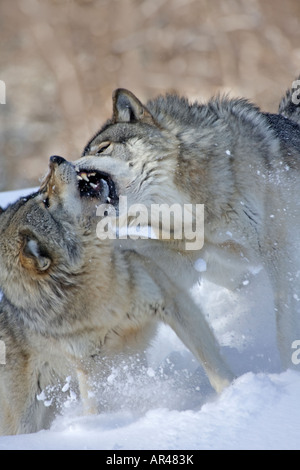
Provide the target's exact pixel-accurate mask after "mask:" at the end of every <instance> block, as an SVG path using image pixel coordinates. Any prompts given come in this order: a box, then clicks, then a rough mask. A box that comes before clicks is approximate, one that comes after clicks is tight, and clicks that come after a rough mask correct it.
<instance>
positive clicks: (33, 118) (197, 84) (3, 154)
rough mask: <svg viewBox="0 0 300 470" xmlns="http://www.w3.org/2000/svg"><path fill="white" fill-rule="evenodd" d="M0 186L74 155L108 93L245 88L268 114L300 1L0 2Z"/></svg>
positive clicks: (299, 60) (291, 45)
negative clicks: (0, 98)
mask: <svg viewBox="0 0 300 470" xmlns="http://www.w3.org/2000/svg"><path fill="white" fill-rule="evenodd" d="M0 48H1V49H0V80H2V81H4V82H5V85H6V90H5V98H6V103H5V104H0V191H3V190H9V189H19V188H26V187H30V186H35V185H37V184H38V183H39V179H40V178H41V176H42V175H43V174H44V173H45V171H46V169H47V165H48V159H49V156H50V155H52V154H57V155H61V156H63V157H65V158H67V159H70V160H73V159H76V158H78V157H79V156H80V154H81V151H82V149H83V147H84V145H85V144H86V142H87V140H88V139H89V138H90V137H91V135H92V134H93V133H95V132H96V131H97V129H98V128H99V127H100V126H101V124H102V123H103V121H104V120H106V119H107V118H108V117H110V115H111V94H112V91H113V90H114V89H115V88H117V87H125V88H129V89H130V90H131V91H133V92H134V93H135V94H137V95H138V97H139V98H140V99H141V100H142V101H146V100H147V99H149V98H152V97H154V96H155V95H157V94H159V93H165V92H167V91H176V92H178V93H180V94H183V95H185V96H187V97H188V98H189V99H190V100H198V101H202V102H203V101H206V100H207V99H208V98H209V97H210V96H212V95H214V94H216V93H218V92H221V93H223V92H225V93H230V95H232V96H237V95H238V96H244V97H247V98H248V99H250V100H251V101H254V102H256V104H258V105H259V106H260V107H261V108H262V109H263V110H268V111H273V112H276V110H277V106H278V102H279V100H280V97H281V96H282V94H283V93H284V92H285V90H286V89H287V88H288V87H290V86H291V83H292V81H293V80H294V79H295V78H296V77H297V76H298V74H299V73H300V1H299V0H285V1H282V0H226V1H224V0H43V1H42V0H40V1H39V0H15V1H13V2H11V1H9V0H0Z"/></svg>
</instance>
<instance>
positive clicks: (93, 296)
mask: <svg viewBox="0 0 300 470" xmlns="http://www.w3.org/2000/svg"><path fill="white" fill-rule="evenodd" d="M49 166H50V168H49V172H48V174H47V176H46V177H45V179H44V181H43V183H42V184H41V187H40V189H39V190H38V191H37V192H35V193H33V194H31V195H30V196H28V197H26V198H20V199H19V200H18V201H17V202H16V203H14V204H12V205H10V206H9V207H8V208H7V209H6V210H4V211H2V213H1V215H0V263H1V271H0V286H1V290H2V292H3V297H2V300H1V303H0V312H1V313H0V341H1V344H4V345H5V350H6V358H5V359H6V360H5V363H1V364H0V433H1V434H16V433H30V432H35V431H38V430H39V429H42V428H47V427H48V426H49V425H50V424H51V422H52V420H53V417H54V416H55V413H57V411H58V405H57V403H55V402H53V403H50V404H49V405H50V406H47V407H45V406H44V403H43V402H42V401H41V400H38V397H39V396H40V395H41V394H42V393H43V391H44V390H45V389H47V387H48V388H49V387H54V388H55V387H57V386H58V384H63V383H64V381H65V380H66V377H69V378H70V379H72V381H74V384H75V387H77V388H78V393H80V395H81V398H82V402H83V409H84V412H85V413H92V412H97V411H98V404H99V403H98V401H97V398H96V397H95V393H94V395H93V390H94V388H93V384H94V383H95V382H94V381H95V380H100V381H101V380H104V377H105V376H106V375H105V374H106V373H108V372H109V367H110V364H111V363H112V361H113V360H114V358H115V357H117V356H118V355H121V356H122V357H123V356H124V355H125V356H126V355H130V354H135V353H136V352H138V351H141V350H142V351H143V350H144V349H145V347H146V346H147V345H148V343H149V341H150V339H151V338H152V336H153V334H154V333H155V330H156V325H157V322H158V320H160V321H164V322H166V323H167V324H169V325H170V326H171V327H172V328H173V329H174V330H175V332H176V333H177V334H178V335H179V337H180V338H181V339H182V340H183V341H184V342H185V344H186V345H187V346H188V347H189V348H190V349H191V351H192V352H193V353H194V354H195V355H196V357H197V358H198V359H199V360H200V361H201V363H202V364H203V366H204V368H205V370H206V371H207V374H208V377H209V379H210V381H211V383H212V385H213V386H214V387H215V388H216V390H218V391H221V390H222V389H223V388H224V387H225V386H226V385H228V384H229V383H230V382H231V381H232V379H233V376H232V374H231V372H230V370H229V369H228V368H227V366H226V364H225V362H224V361H223V359H222V357H221V356H220V353H219V348H218V345H217V343H216V341H215V339H214V336H213V334H212V332H211V330H210V328H209V327H208V325H207V323H206V321H205V319H204V317H203V316H202V315H201V314H199V312H198V309H197V308H196V306H195V304H194V303H193V301H192V299H190V298H189V297H188V296H187V295H186V293H185V291H184V289H183V288H180V287H178V285H177V284H176V283H175V284H174V282H173V279H172V276H168V275H167V274H166V273H165V272H164V271H163V270H162V269H160V267H159V265H158V264H156V263H155V261H153V262H152V261H151V259H150V258H149V256H148V255H147V246H145V250H144V254H141V253H139V251H137V250H135V248H134V247H135V242H134V241H131V240H129V242H127V241H126V240H124V242H123V244H121V246H120V243H119V240H117V241H113V240H99V238H98V237H97V235H96V231H95V227H94V222H93V217H91V215H90V214H93V208H94V198H93V197H92V195H91V194H89V196H88V197H85V195H84V194H83V190H82V186H80V185H78V174H77V172H76V170H75V167H74V165H73V164H71V163H70V162H67V161H66V160H64V159H63V158H61V157H57V156H54V157H51V159H50V165H49ZM82 176H83V175H82V173H81V176H80V178H81V179H80V181H82ZM90 178H91V176H90ZM105 181H106V183H105ZM105 181H104V180H103V181H102V183H101V181H98V183H97V184H98V185H99V186H98V187H99V188H101V193H102V196H101V197H102V199H103V198H107V197H108V196H107V195H106V194H105V192H106V190H109V191H111V192H112V190H113V186H112V182H109V179H106V180H105ZM95 184H96V183H95ZM109 188H110V189H109ZM91 189H93V190H94V191H95V188H92V187H91ZM111 197H113V194H111ZM146 242H147V240H145V241H142V244H143V243H146ZM157 243H158V244H159V243H160V242H159V241H157ZM157 250H158V251H159V250H160V246H157ZM141 251H143V250H142V248H141ZM151 253H152V251H151ZM178 256H179V255H178ZM179 258H180V256H179V257H178V258H176V256H174V253H173V252H169V251H168V249H167V247H166V248H165V247H164V248H163V250H161V260H163V259H164V262H165V263H166V264H167V263H168V264H170V263H171V262H172V264H173V266H174V268H175V267H176V263H177V264H178V266H180V269H181V266H182V263H181V261H180V260H179ZM168 260H170V261H168ZM150 261H151V262H150ZM179 261H180V264H179ZM183 264H184V263H183ZM70 379H69V380H70ZM61 388H62V387H60V389H61ZM58 389H59V387H58Z"/></svg>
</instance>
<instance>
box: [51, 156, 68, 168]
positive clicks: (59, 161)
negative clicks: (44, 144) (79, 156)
mask: <svg viewBox="0 0 300 470" xmlns="http://www.w3.org/2000/svg"><path fill="white" fill-rule="evenodd" d="M50 162H51V163H55V164H56V165H58V166H59V165H61V164H62V163H64V162H66V160H65V159H64V158H63V157H59V156H58V155H52V157H50Z"/></svg>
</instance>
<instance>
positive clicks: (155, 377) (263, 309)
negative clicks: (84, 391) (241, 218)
mask: <svg viewBox="0 0 300 470" xmlns="http://www.w3.org/2000/svg"><path fill="white" fill-rule="evenodd" d="M26 192H28V190H27V191H25V192H22V195H25V194H26ZM20 194H21V193H20V192H7V193H2V194H0V204H1V205H2V206H5V205H6V204H7V203H8V202H10V201H13V200H14V199H15V198H16V197H17V196H19V195H20ZM198 264H199V266H197V265H196V266H197V267H198V268H200V269H199V271H201V270H204V265H203V263H202V262H201V261H199V262H198ZM252 274H253V277H251V278H250V277H249V279H247V281H249V282H247V283H245V286H244V288H243V294H242V295H240V296H237V295H236V294H232V293H229V292H227V291H225V290H222V289H220V288H216V287H214V286H213V285H212V284H211V285H210V284H209V283H206V284H202V285H200V286H195V290H194V295H195V298H196V300H197V301H199V302H200V301H201V303H202V304H203V305H204V306H205V308H206V310H207V317H208V319H209V321H210V323H211V325H212V327H213V329H214V331H215V333H216V336H217V338H218V340H219V342H220V345H221V352H222V354H223V355H224V356H225V357H226V360H227V362H228V363H229V364H230V366H231V367H232V369H233V370H234V372H235V373H236V374H237V376H238V378H237V379H236V380H235V382H234V383H233V384H232V385H231V386H230V387H229V388H227V389H226V390H225V391H224V392H223V393H222V394H221V395H220V396H217V395H216V394H215V393H214V392H213V390H212V389H211V387H210V386H209V384H208V381H207V378H206V376H205V374H204V372H203V370H202V368H201V367H200V366H199V364H198V363H197V362H196V360H195V359H194V358H193V356H192V354H191V353H190V352H189V351H188V350H187V349H186V348H185V346H184V345H183V344H182V343H181V342H180V340H179V339H178V338H177V337H176V335H175V334H174V333H173V331H172V330H171V329H169V328H168V327H166V326H161V327H160V329H159V333H158V335H157V337H156V338H155V339H154V341H153V343H152V345H151V346H150V347H149V350H148V351H147V358H148V365H147V366H142V367H140V368H139V369H138V371H137V370H136V368H134V365H133V364H131V363H130V362H129V363H128V364H125V363H124V364H119V365H118V366H116V367H115V368H113V369H112V371H111V375H110V376H109V380H107V383H106V384H104V386H103V398H104V400H105V401H106V403H107V404H108V407H107V409H105V411H104V412H103V413H101V414H99V415H97V416H82V415H81V413H80V404H79V403H78V400H77V397H76V394H75V393H74V391H73V390H72V385H71V382H70V377H66V381H65V384H63V385H62V392H63V393H64V394H65V397H66V400H65V403H64V404H63V406H62V410H63V411H62V414H61V416H58V417H57V418H56V420H55V421H54V422H53V424H52V426H51V428H50V429H49V430H43V431H40V432H38V433H35V434H29V435H19V436H3V437H0V450H4V449H16V450H19V449H35V450H36V449H105V450H112V451H117V450H166V449H167V450H196V449H227V450H229V449H236V450H237V449H268V450H275V449H299V448H300V436H299V430H300V407H299V396H300V364H299V362H300V361H295V364H299V366H298V367H299V370H297V366H296V368H295V370H287V371H285V372H281V371H280V367H279V358H278V352H277V347H276V330H275V319H274V315H273V308H272V302H270V298H271V292H270V287H269V285H268V281H267V279H266V276H265V274H264V272H263V270H261V269H258V270H253V273H252ZM253 292H255V295H253ZM251 294H252V295H251ZM203 297H204V300H203ZM201 299H202V300H201ZM224 305H226V308H224ZM249 309H251V315H250V314H249ZM255 312H256V313H255ZM299 341H300V338H299ZM297 345H298V342H297V344H296V346H297ZM298 349H299V348H298ZM292 353H294V355H295V357H297V358H298V355H299V353H297V350H296V351H295V350H294V349H291V355H292ZM38 399H39V400H43V401H44V404H45V406H47V404H49V401H51V399H52V396H51V391H49V390H48V391H47V390H45V391H43V392H42V393H41V394H40V395H39V397H38Z"/></svg>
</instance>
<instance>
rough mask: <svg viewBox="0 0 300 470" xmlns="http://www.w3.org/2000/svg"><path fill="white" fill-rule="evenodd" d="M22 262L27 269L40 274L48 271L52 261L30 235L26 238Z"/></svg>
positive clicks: (22, 250) (21, 257)
mask: <svg viewBox="0 0 300 470" xmlns="http://www.w3.org/2000/svg"><path fill="white" fill-rule="evenodd" d="M20 260H21V263H22V265H23V266H24V267H25V268H27V269H31V270H32V269H33V270H35V271H38V272H41V271H46V270H47V269H48V268H49V267H50V265H51V259H50V258H49V256H48V254H47V253H46V251H45V249H44V248H43V247H42V246H41V245H40V243H39V242H38V241H37V240H36V239H35V238H32V237H29V236H28V235H25V237H24V241H23V246H22V249H21V253H20Z"/></svg>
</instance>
